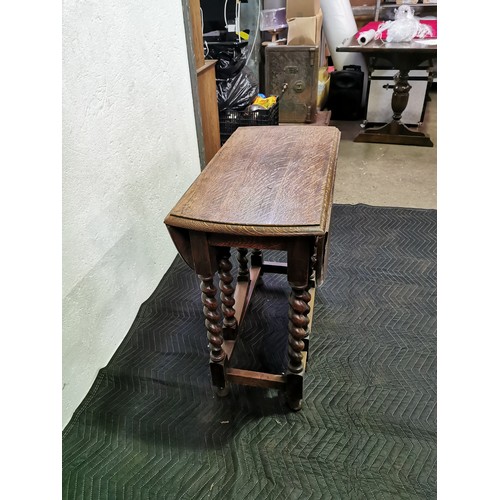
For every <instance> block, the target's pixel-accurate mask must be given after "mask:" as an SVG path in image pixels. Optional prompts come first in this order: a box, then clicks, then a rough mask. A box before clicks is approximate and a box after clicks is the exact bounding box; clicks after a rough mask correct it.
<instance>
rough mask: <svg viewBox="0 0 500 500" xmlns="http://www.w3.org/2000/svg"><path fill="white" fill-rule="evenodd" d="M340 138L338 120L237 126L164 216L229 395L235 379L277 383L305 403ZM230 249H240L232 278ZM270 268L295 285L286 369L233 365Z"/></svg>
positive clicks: (216, 372)
mask: <svg viewBox="0 0 500 500" xmlns="http://www.w3.org/2000/svg"><path fill="white" fill-rule="evenodd" d="M339 141H340V132H339V131H338V129H336V128H335V127H306V126H303V125H297V126H287V127H283V126H265V127H262V126H260V127H259V126H256V127H240V128H238V129H237V130H236V132H235V133H234V134H233V135H232V136H231V137H230V139H229V140H228V141H227V142H226V143H225V144H224V146H223V147H222V148H221V149H220V150H219V151H218V152H217V154H216V155H215V156H214V158H213V159H212V160H211V161H210V163H209V164H208V165H207V166H206V167H205V169H204V170H203V171H202V172H201V174H200V175H199V176H198V177H197V179H196V180H195V181H194V182H193V184H192V185H191V186H190V187H189V188H188V190H187V191H186V192H185V194H184V195H183V196H182V198H181V199H180V200H179V201H178V203H177V204H176V205H175V206H174V208H173V209H172V210H171V212H170V213H169V214H168V215H167V217H166V218H165V224H166V225H167V228H168V230H169V233H170V235H171V237H172V240H173V242H174V244H175V246H176V248H177V250H178V251H179V253H180V255H181V257H182V258H183V259H184V261H185V262H186V263H187V264H188V266H190V267H191V268H192V269H194V271H195V272H196V274H197V275H198V277H199V279H200V281H201V285H200V288H201V301H202V304H203V313H204V316H205V327H206V330H207V337H208V341H209V349H210V371H211V376H212V384H213V386H214V388H215V390H216V392H217V394H219V395H224V394H226V393H227V389H228V383H238V384H245V385H253V386H258V387H272V388H278V389H283V390H284V391H285V394H286V400H287V404H288V405H289V406H290V408H292V409H293V410H299V409H300V408H301V406H302V399H303V377H304V372H305V367H306V360H307V351H308V339H309V332H310V329H311V318H312V312H313V307H314V298H315V287H316V286H317V285H318V284H320V283H321V281H322V279H323V276H324V264H325V261H326V258H325V250H326V248H327V247H326V243H327V237H328V228H329V224H330V216H331V210H332V199H333V187H334V180H335V169H336V163H337V157H338V147H339ZM231 248H236V249H237V252H238V254H237V255H238V263H239V264H238V275H237V279H236V280H235V284H233V283H234V280H233V276H232V274H231V270H232V264H231V260H230V257H231V253H230V251H231ZM249 249H251V256H250V266H249V265H248V258H247V254H248V251H249ZM265 249H272V250H283V251H286V254H287V262H283V263H280V262H266V261H265V260H264V258H263V252H262V250H265ZM216 271H217V272H218V274H219V278H220V281H219V289H220V299H221V307H220V308H219V303H218V300H217V295H218V293H217V289H216V287H215V284H214V273H215V272H216ZM263 273H281V274H286V275H287V280H288V283H289V285H290V287H291V293H290V299H289V306H288V307H289V313H288V318H289V321H288V366H287V370H286V373H282V374H272V373H263V372H256V371H252V370H244V369H238V368H233V367H229V359H230V357H231V354H232V352H233V348H234V345H235V342H236V341H237V338H238V328H240V326H241V324H242V322H243V319H244V317H245V313H246V311H247V308H248V304H249V302H250V299H251V296H252V294H253V292H254V290H255V286H256V285H258V284H259V282H260V281H261V279H262V278H261V275H262V274H263ZM285 328H286V325H283V329H284V332H285Z"/></svg>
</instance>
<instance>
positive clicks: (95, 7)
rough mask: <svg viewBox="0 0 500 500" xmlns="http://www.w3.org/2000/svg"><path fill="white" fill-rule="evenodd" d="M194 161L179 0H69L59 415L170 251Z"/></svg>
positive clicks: (75, 399) (125, 326)
mask: <svg viewBox="0 0 500 500" xmlns="http://www.w3.org/2000/svg"><path fill="white" fill-rule="evenodd" d="M199 171H200V164H199V156H198V149H197V140H196V130H195V121H194V110H193V101H192V94H191V86H190V78H189V68H188V59H187V48H186V40H185V34H184V21H183V15H182V6H181V0H148V1H147V2H144V1H141V0H85V1H83V0H64V4H63V200H62V214H63V419H62V420H63V426H65V425H66V424H67V423H68V421H69V419H70V418H71V416H72V414H73V412H74V411H75V409H76V408H77V406H78V405H79V404H80V402H81V401H82V399H83V398H84V396H85V395H86V393H87V392H88V390H89V388H90V387H91V385H92V383H93V382H94V380H95V377H96V375H97V372H98V370H99V369H100V368H102V367H103V366H105V365H106V364H107V362H108V361H109V359H110V357H111V356H112V354H113V353H114V352H115V350H116V348H117V347H118V345H119V344H120V342H121V341H122V340H123V338H124V336H125V335H126V334H127V332H128V330H129V328H130V326H131V324H132V322H133V320H134V318H135V316H136V314H137V312H138V309H139V307H140V305H141V303H142V302H144V301H145V300H146V299H147V298H148V297H149V296H150V294H151V293H152V292H153V290H154V289H155V287H156V286H157V284H158V283H159V281H160V279H161V277H162V276H163V274H164V273H165V272H166V270H167V269H168V267H169V265H170V264H171V263H172V260H173V258H174V257H175V254H176V251H175V249H174V246H173V245H172V243H171V240H170V237H169V235H168V232H167V230H166V228H165V226H164V224H163V219H164V217H165V215H166V214H167V213H168V211H169V210H170V208H172V206H173V204H174V203H175V202H176V201H177V199H178V198H179V197H180V196H181V195H182V193H183V192H184V191H185V189H186V188H187V187H188V186H189V184H190V183H191V182H192V180H193V179H194V178H195V177H196V175H197V174H198V173H199Z"/></svg>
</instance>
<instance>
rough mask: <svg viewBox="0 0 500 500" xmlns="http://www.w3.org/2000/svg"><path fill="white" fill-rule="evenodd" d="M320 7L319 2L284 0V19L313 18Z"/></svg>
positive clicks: (316, 0) (315, 0) (314, 0)
mask: <svg viewBox="0 0 500 500" xmlns="http://www.w3.org/2000/svg"><path fill="white" fill-rule="evenodd" d="M320 7H321V5H320V0H286V17H287V19H291V18H293V17H313V16H315V15H316V14H317V13H318V12H319V10H320Z"/></svg>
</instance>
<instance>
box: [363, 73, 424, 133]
mask: <svg viewBox="0 0 500 500" xmlns="http://www.w3.org/2000/svg"><path fill="white" fill-rule="evenodd" d="M396 73H397V71H396V70H393V69H376V70H373V72H372V73H371V75H370V79H369V83H368V104H367V108H366V121H367V122H368V123H388V122H390V121H391V120H392V115H393V111H392V107H391V101H392V93H393V89H394V76H395V75H396ZM431 81H432V79H431V78H430V77H429V73H428V71H427V70H425V69H423V70H420V69H418V70H412V71H410V73H409V78H408V83H409V84H410V85H411V89H410V94H409V99H408V104H407V106H406V109H405V110H404V112H403V115H402V116H401V121H402V122H403V123H404V124H406V125H418V124H420V123H421V122H423V120H424V113H425V103H426V97H427V88H428V85H429V84H430V82H431Z"/></svg>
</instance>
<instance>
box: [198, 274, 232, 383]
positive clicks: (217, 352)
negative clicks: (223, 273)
mask: <svg viewBox="0 0 500 500" xmlns="http://www.w3.org/2000/svg"><path fill="white" fill-rule="evenodd" d="M198 278H200V280H201V284H200V289H201V301H202V303H203V314H204V315H205V327H206V329H207V338H208V341H209V348H210V372H211V374H212V384H213V385H214V386H215V387H216V388H217V389H219V390H220V391H223V390H224V389H225V387H226V380H225V376H224V361H225V358H226V353H225V352H224V350H223V349H222V344H223V342H224V339H223V337H222V328H221V326H220V320H221V315H220V313H219V310H218V304H217V298H216V294H217V289H216V288H215V286H214V280H213V275H200V274H199V275H198Z"/></svg>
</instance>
